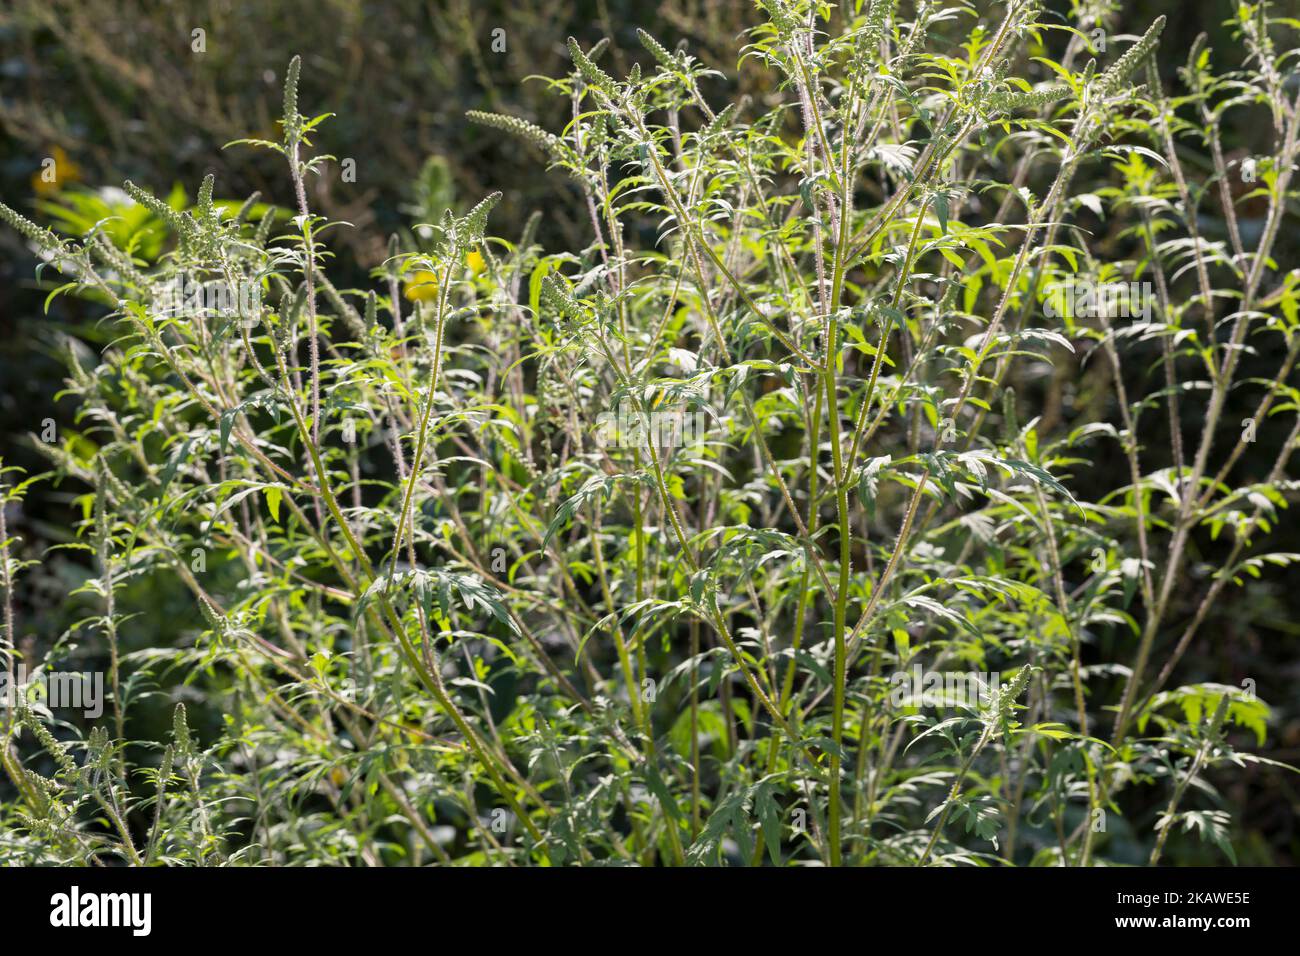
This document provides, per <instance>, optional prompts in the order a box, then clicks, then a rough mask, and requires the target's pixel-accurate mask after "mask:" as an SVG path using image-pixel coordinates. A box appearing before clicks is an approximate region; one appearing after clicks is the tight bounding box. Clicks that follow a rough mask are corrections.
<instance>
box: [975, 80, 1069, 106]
mask: <svg viewBox="0 0 1300 956" xmlns="http://www.w3.org/2000/svg"><path fill="white" fill-rule="evenodd" d="M1069 95H1070V88H1069V87H1068V86H1064V85H1062V84H1055V85H1053V86H1048V87H1044V88H1043V89H1041V90H1030V91H1029V92H1027V93H1012V92H1007V91H1001V92H997V93H990V94H989V97H988V99H987V100H986V101H985V103H986V105H987V106H988V108H989V109H990V110H993V111H995V112H998V113H1018V112H1020V111H1021V110H1038V109H1042V108H1043V107H1044V106H1050V105H1051V104H1052V103H1055V102H1056V101H1057V100H1060V99H1064V98H1065V97H1067V96H1069Z"/></svg>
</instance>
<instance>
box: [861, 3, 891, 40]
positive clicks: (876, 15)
mask: <svg viewBox="0 0 1300 956" xmlns="http://www.w3.org/2000/svg"><path fill="white" fill-rule="evenodd" d="M897 7H898V0H872V2H871V9H870V10H868V11H867V23H866V26H865V27H864V28H863V31H862V37H861V41H860V42H861V44H862V47H863V49H866V50H875V49H877V48H879V46H880V41H881V40H883V39H884V37H885V27H886V26H888V24H889V21H890V19H891V18H892V17H893V16H894V10H895V9H896V8H897Z"/></svg>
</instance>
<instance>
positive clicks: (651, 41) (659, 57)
mask: <svg viewBox="0 0 1300 956" xmlns="http://www.w3.org/2000/svg"><path fill="white" fill-rule="evenodd" d="M636 38H637V39H638V40H640V41H641V45H642V46H643V47H645V48H646V50H647V51H649V53H650V55H651V56H652V57H654V58H655V60H656V61H657V62H658V64H659V65H660V66H662V67H663V68H664V69H665V70H675V69H677V66H678V63H677V60H676V58H675V57H674V56H673V55H672V54H671V53H669V52H668V50H667V49H666V48H665V47H664V45H663V44H662V43H660V42H659V41H658V40H656V39H655V38H654V37H652V36H651V35H650V34H648V33H646V32H645V31H644V30H642V29H640V28H639V27H638V28H637V31H636Z"/></svg>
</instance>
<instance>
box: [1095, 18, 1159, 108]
mask: <svg viewBox="0 0 1300 956" xmlns="http://www.w3.org/2000/svg"><path fill="white" fill-rule="evenodd" d="M1164 28H1165V18H1164V17H1157V18H1156V22H1155V23H1153V24H1151V26H1150V28H1149V29H1148V30H1147V32H1146V33H1144V34H1142V39H1140V40H1138V41H1137V43H1134V44H1133V45H1132V46H1131V47H1129V48H1128V52H1127V53H1125V54H1124V55H1123V56H1122V57H1120V58H1119V59H1118V60H1116V61H1115V64H1114V65H1113V66H1112V67H1111V68H1110V69H1109V70H1107V71H1106V72H1105V73H1103V74H1102V75H1101V79H1099V80H1098V81H1097V92H1098V93H1100V94H1101V95H1102V96H1111V95H1113V94H1115V93H1118V92H1119V91H1120V88H1121V87H1122V86H1123V85H1124V84H1125V83H1127V82H1128V79H1129V77H1130V76H1132V75H1133V73H1134V72H1135V71H1136V70H1137V68H1138V67H1139V66H1140V65H1141V64H1142V61H1143V60H1145V59H1146V58H1147V57H1148V56H1150V54H1151V52H1152V51H1153V50H1154V49H1155V48H1156V43H1157V42H1158V41H1159V39H1160V31H1161V30H1163V29H1164Z"/></svg>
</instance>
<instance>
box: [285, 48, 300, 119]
mask: <svg viewBox="0 0 1300 956" xmlns="http://www.w3.org/2000/svg"><path fill="white" fill-rule="evenodd" d="M301 72H302V57H300V56H295V57H294V58H293V59H292V60H290V61H289V69H288V70H286V71H285V74H284V132H285V135H286V136H288V137H290V138H296V137H297V135H298V132H299V127H300V125H301V123H300V119H301V117H299V115H298V76H299V74H300V73H301Z"/></svg>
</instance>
